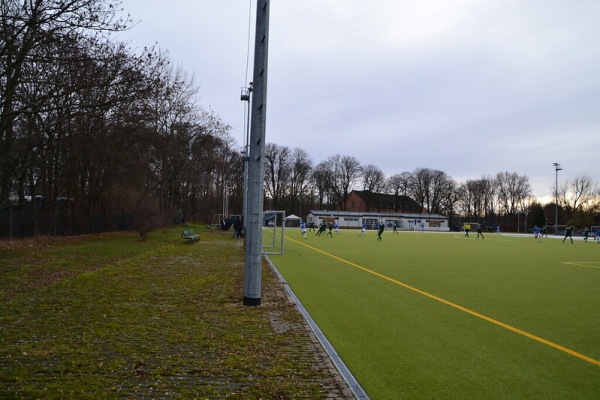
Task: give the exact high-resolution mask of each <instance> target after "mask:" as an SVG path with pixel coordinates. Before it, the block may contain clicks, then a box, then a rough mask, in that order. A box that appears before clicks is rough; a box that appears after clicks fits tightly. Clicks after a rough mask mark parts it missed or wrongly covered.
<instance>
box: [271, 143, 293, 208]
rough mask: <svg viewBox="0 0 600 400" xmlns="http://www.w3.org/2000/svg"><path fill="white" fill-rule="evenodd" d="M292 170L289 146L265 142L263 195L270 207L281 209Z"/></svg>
mask: <svg viewBox="0 0 600 400" xmlns="http://www.w3.org/2000/svg"><path fill="white" fill-rule="evenodd" d="M291 171H292V164H291V151H290V149H289V147H286V146H279V145H277V144H273V143H267V145H266V147H265V195H266V196H267V199H268V200H269V201H270V204H271V208H273V209H278V210H279V209H281V208H282V207H283V199H284V198H285V196H286V194H287V191H288V188H289V186H290V175H291Z"/></svg>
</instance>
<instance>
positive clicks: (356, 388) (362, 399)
mask: <svg viewBox="0 0 600 400" xmlns="http://www.w3.org/2000/svg"><path fill="white" fill-rule="evenodd" d="M264 257H265V259H266V260H267V262H268V263H269V265H270V266H271V269H272V270H273V272H275V275H277V278H278V279H279V280H280V281H281V284H282V285H283V287H284V288H285V290H286V292H287V293H288V295H289V296H290V297H291V298H292V300H293V301H294V303H295V304H296V307H298V310H299V311H300V313H301V314H302V316H303V317H304V319H305V320H306V322H307V323H308V325H309V326H310V329H311V330H312V331H313V333H314V334H315V336H316V338H317V339H318V340H319V343H321V346H322V347H323V349H324V350H325V352H326V353H327V355H328V356H329V359H330V360H331V362H332V363H333V365H335V368H336V369H337V370H338V371H339V373H340V375H341V376H342V378H343V379H344V381H346V384H347V385H348V387H349V388H350V390H351V391H352V394H354V397H356V398H357V399H358V400H369V396H368V395H367V393H366V392H365V390H364V389H363V388H362V386H360V384H359V383H358V381H357V380H356V378H355V377H354V375H352V372H350V370H349V369H348V367H347V366H346V364H345V363H344V361H343V360H342V358H341V357H340V355H339V354H338V353H337V351H335V349H334V347H333V346H332V345H331V343H330V342H329V340H327V338H326V337H325V335H324V334H323V331H321V329H320V328H319V326H318V325H317V323H316V322H315V321H314V320H313V319H312V317H311V316H310V314H309V312H308V310H306V308H304V305H302V302H301V301H300V299H299V298H298V297H297V296H296V294H295V293H294V291H293V290H292V288H291V287H290V286H289V285H288V283H287V281H286V280H285V278H284V277H283V275H281V273H280V272H279V270H278V269H277V267H276V266H275V264H273V262H272V261H271V259H270V258H269V256H268V255H266V254H265V256H264Z"/></svg>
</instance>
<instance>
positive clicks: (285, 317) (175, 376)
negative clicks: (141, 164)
mask: <svg viewBox="0 0 600 400" xmlns="http://www.w3.org/2000/svg"><path fill="white" fill-rule="evenodd" d="M192 228H195V229H194V230H195V231H196V232H198V233H200V234H201V235H202V239H201V241H200V242H196V243H194V244H189V243H187V241H184V240H182V239H181V238H180V236H179V235H180V233H181V229H171V230H167V231H164V232H155V233H153V234H152V235H150V237H149V239H148V240H147V241H140V240H139V238H138V237H137V236H135V235H133V234H104V235H91V236H83V237H76V238H61V239H52V238H38V239H35V240H31V239H30V240H27V241H12V242H10V243H9V242H5V243H2V244H0V297H1V299H2V303H1V304H2V309H1V312H0V398H8V399H10V398H15V399H16V398H44V399H98V398H104V399H111V398H114V399H120V398H127V399H130V398H181V399H191V398H200V399H204V398H223V397H228V398H234V399H235V398H239V399H242V398H243V399H252V398H270V399H283V398H286V399H287V398H325V397H327V396H328V395H332V393H333V395H335V396H339V397H342V392H343V390H344V388H343V387H342V386H341V385H340V384H339V382H338V381H336V380H335V378H334V376H332V375H331V373H330V372H329V370H328V364H327V360H326V359H325V358H324V356H323V354H322V352H320V351H317V350H316V347H315V345H314V343H313V342H312V341H311V340H310V338H309V336H308V334H307V331H306V328H305V325H304V323H303V320H302V317H301V316H300V314H299V313H298V312H297V310H296V309H295V307H294V306H293V305H291V304H290V303H289V302H288V301H286V299H285V297H284V294H283V291H282V288H281V285H279V284H278V282H277V281H276V278H275V277H274V276H273V274H272V273H271V271H270V270H269V269H268V268H266V267H265V269H264V270H263V295H262V301H263V305H261V306H260V307H245V306H243V305H242V281H243V256H244V255H243V247H242V242H241V241H239V240H236V239H234V238H232V237H231V234H230V232H227V233H221V232H218V231H215V232H210V233H209V232H204V231H203V229H202V227H199V226H198V227H192Z"/></svg>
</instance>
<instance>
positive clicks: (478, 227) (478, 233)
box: [477, 224, 485, 239]
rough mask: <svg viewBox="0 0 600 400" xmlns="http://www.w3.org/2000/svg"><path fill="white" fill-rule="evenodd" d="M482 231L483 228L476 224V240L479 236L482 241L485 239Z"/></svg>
mask: <svg viewBox="0 0 600 400" xmlns="http://www.w3.org/2000/svg"><path fill="white" fill-rule="evenodd" d="M482 229H483V227H482V226H481V224H477V239H479V235H481V238H482V239H485V238H484V237H483V233H481V231H482Z"/></svg>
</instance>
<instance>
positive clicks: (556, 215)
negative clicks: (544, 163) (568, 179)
mask: <svg viewBox="0 0 600 400" xmlns="http://www.w3.org/2000/svg"><path fill="white" fill-rule="evenodd" d="M552 165H553V166H554V171H555V172H556V178H555V181H554V206H555V208H554V234H555V235H558V171H562V167H561V166H560V164H559V163H552Z"/></svg>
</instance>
